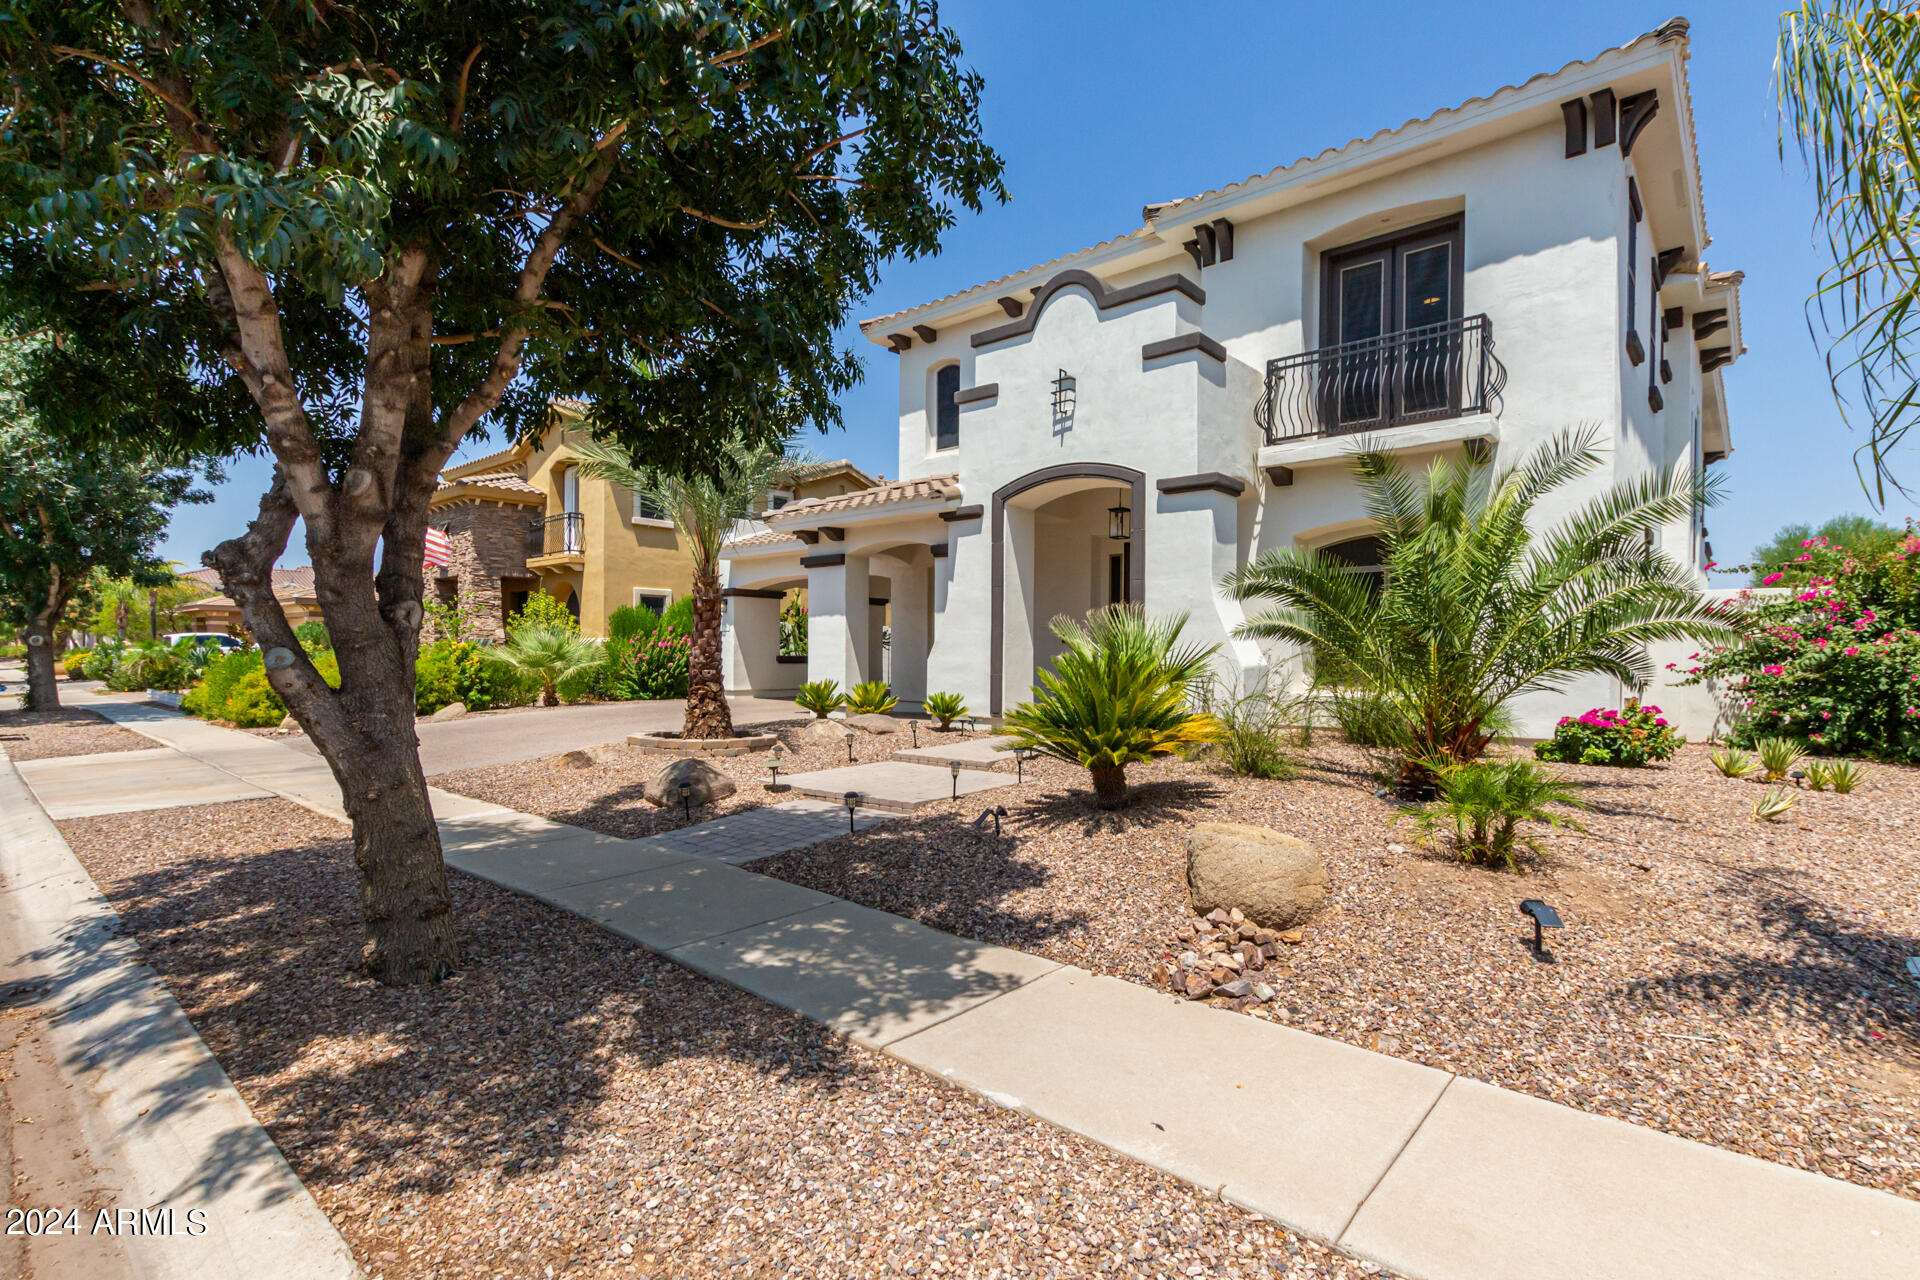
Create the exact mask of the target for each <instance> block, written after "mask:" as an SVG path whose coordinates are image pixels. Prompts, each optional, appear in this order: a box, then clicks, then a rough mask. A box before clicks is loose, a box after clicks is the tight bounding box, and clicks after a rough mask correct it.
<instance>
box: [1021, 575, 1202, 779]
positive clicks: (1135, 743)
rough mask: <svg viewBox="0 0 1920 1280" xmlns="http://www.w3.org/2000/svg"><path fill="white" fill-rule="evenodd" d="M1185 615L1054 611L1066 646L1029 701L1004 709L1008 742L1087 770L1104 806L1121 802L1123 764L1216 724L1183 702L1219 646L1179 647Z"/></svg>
mask: <svg viewBox="0 0 1920 1280" xmlns="http://www.w3.org/2000/svg"><path fill="white" fill-rule="evenodd" d="M1186 623H1187V615H1186V614H1184V613H1183V614H1178V615H1176V616H1174V617H1170V618H1161V619H1149V618H1148V617H1147V616H1146V613H1145V612H1144V611H1143V610H1142V609H1141V608H1140V607H1139V606H1137V605H1109V606H1108V607H1107V608H1104V609H1100V610H1097V611H1096V612H1094V613H1090V614H1088V615H1087V617H1086V618H1085V619H1084V620H1079V621H1077V620H1075V619H1072V618H1066V617H1060V618H1055V619H1054V620H1053V633H1054V634H1055V635H1056V636H1059V637H1060V639H1061V640H1062V641H1064V642H1065V644H1066V649H1065V651H1064V652H1062V653H1061V654H1060V656H1059V657H1057V658H1055V659H1054V661H1053V668H1052V669H1051V670H1048V671H1042V672H1040V673H1039V675H1040V684H1039V687H1037V688H1035V689H1034V691H1033V699H1032V700H1031V701H1029V702H1023V703H1021V704H1020V705H1019V706H1017V707H1015V708H1014V709H1013V710H1011V711H1009V712H1008V713H1007V716H1006V736H1008V737H1011V738H1012V739H1013V744H1014V745H1015V746H1020V747H1031V748H1033V749H1034V750H1036V751H1039V752H1040V753H1041V754H1043V755H1048V756H1052V757H1053V758H1055V759H1056V760H1064V761H1066V762H1067V763H1069V764H1077V765H1079V766H1080V767H1081V768H1083V769H1086V770H1087V771H1088V772H1089V773H1090V774H1091V775H1092V780H1093V793H1094V801H1095V803H1096V804H1097V805H1099V807H1100V808H1102V809H1117V808H1119V807H1120V806H1121V805H1123V804H1125V803H1126V797H1127V774H1126V770H1127V766H1128V765H1130V764H1135V763H1138V762H1141V761H1145V760H1151V759H1153V758H1154V757H1156V756H1164V755H1170V754H1172V753H1174V752H1176V751H1180V750H1182V749H1184V748H1186V747H1188V746H1191V745H1194V744H1198V743H1208V742H1217V741H1218V740H1219V738H1220V723H1219V721H1217V720H1215V719H1214V718H1213V717H1212V716H1210V715H1207V714H1206V713H1204V712H1198V711H1194V710H1193V709H1192V708H1191V707H1189V706H1188V702H1187V699H1188V696H1189V693H1190V692H1191V690H1192V687H1193V685H1194V683H1195V682H1196V681H1197V680H1199V679H1200V678H1201V677H1202V676H1203V675H1204V673H1205V671H1206V669H1207V664H1208V663H1209V662H1211V661H1212V660H1213V655H1214V653H1215V652H1217V651H1218V649H1219V646H1218V645H1212V646H1202V645H1184V646H1182V645H1180V632H1181V631H1182V629H1184V628H1185V626H1186Z"/></svg>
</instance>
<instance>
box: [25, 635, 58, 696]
mask: <svg viewBox="0 0 1920 1280" xmlns="http://www.w3.org/2000/svg"><path fill="white" fill-rule="evenodd" d="M24 630H25V639H26V642H27V698H26V703H25V707H26V709H27V710H28V711H58V710H59V709H60V686H59V685H58V684H57V683H56V682H55V680H54V661H53V659H54V653H53V650H54V645H53V628H52V627H50V626H48V625H47V620H46V619H45V618H35V619H34V620H33V621H31V622H29V623H28V624H27V625H26V627H25V629H24Z"/></svg>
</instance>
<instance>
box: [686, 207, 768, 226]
mask: <svg viewBox="0 0 1920 1280" xmlns="http://www.w3.org/2000/svg"><path fill="white" fill-rule="evenodd" d="M680 212H682V213H685V214H690V215H692V216H693V217H696V218H698V219H700V221H702V222H711V223H712V224H713V225H714V226H716V227H728V228H730V229H732V230H734V231H758V230H759V229H760V228H762V227H764V226H766V225H767V224H768V223H769V222H772V221H773V217H772V215H771V214H769V215H768V216H767V217H764V218H762V219H760V220H759V221H758V222H730V221H728V220H727V219H726V218H716V217H714V216H713V215H712V214H710V213H702V212H700V211H699V210H698V209H694V208H691V207H689V206H687V205H684V204H683V205H681V206H680Z"/></svg>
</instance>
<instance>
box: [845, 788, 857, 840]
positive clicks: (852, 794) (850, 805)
mask: <svg viewBox="0 0 1920 1280" xmlns="http://www.w3.org/2000/svg"><path fill="white" fill-rule="evenodd" d="M845 799H846V802H847V834H848V835H852V834H853V811H854V810H855V809H858V808H859V807H860V793H859V792H858V791H849V792H847V794H846V797H845Z"/></svg>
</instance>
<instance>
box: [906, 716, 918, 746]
mask: <svg viewBox="0 0 1920 1280" xmlns="http://www.w3.org/2000/svg"><path fill="white" fill-rule="evenodd" d="M907 728H909V729H911V730H913V749H914V750H915V751H918V750H919V749H920V722H919V721H918V720H909V721H907Z"/></svg>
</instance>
